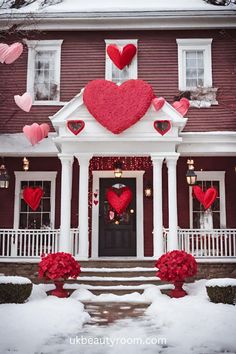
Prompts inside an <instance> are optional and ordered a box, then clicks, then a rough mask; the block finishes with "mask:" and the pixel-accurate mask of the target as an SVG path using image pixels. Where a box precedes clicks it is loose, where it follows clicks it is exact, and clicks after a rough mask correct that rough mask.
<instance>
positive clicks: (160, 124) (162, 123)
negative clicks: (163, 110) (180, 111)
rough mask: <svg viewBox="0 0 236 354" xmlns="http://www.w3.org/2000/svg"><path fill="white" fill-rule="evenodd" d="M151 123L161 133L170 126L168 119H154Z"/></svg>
mask: <svg viewBox="0 0 236 354" xmlns="http://www.w3.org/2000/svg"><path fill="white" fill-rule="evenodd" d="M153 125H154V128H155V129H156V131H158V133H160V134H161V135H165V134H166V133H167V132H168V131H169V130H170V128H171V124H170V121H169V120H156V121H155V122H154V124H153Z"/></svg>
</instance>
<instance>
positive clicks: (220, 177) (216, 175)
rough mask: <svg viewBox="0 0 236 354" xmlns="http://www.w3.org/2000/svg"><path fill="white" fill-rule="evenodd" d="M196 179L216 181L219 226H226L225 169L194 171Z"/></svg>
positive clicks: (191, 223)
mask: <svg viewBox="0 0 236 354" xmlns="http://www.w3.org/2000/svg"><path fill="white" fill-rule="evenodd" d="M194 172H195V173H196V175H197V180H198V181H218V182H219V189H220V190H219V192H220V228H221V229H225V228H226V201H225V171H194ZM189 218H190V228H191V229H192V228H193V198H192V187H190V188H189Z"/></svg>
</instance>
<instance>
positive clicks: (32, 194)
mask: <svg viewBox="0 0 236 354" xmlns="http://www.w3.org/2000/svg"><path fill="white" fill-rule="evenodd" d="M43 195H44V191H43V189H42V188H41V187H36V188H32V187H26V188H24V190H23V199H24V201H25V202H26V204H28V205H29V207H30V208H31V209H32V210H34V211H35V210H37V209H38V206H39V204H40V201H41V199H42V196H43Z"/></svg>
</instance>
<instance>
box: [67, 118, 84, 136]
mask: <svg viewBox="0 0 236 354" xmlns="http://www.w3.org/2000/svg"><path fill="white" fill-rule="evenodd" d="M84 127H85V123H84V121H83V120H68V121H67V128H68V129H69V130H70V131H71V133H73V134H74V135H78V134H79V133H80V132H81V131H82V130H83V129H84Z"/></svg>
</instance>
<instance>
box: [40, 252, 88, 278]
mask: <svg viewBox="0 0 236 354" xmlns="http://www.w3.org/2000/svg"><path fill="white" fill-rule="evenodd" d="M80 271H81V270H80V264H79V263H78V262H76V260H75V259H74V257H72V255H71V254H70V253H64V252H57V253H51V254H48V255H46V256H45V255H42V260H41V262H40V263H39V278H46V279H52V280H55V279H68V278H69V277H70V278H77V277H78V275H79V274H80Z"/></svg>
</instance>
